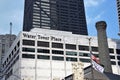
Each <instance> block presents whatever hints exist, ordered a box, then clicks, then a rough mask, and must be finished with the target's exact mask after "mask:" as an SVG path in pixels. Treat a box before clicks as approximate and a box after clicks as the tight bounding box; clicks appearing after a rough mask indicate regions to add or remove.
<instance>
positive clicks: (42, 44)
mask: <svg viewBox="0 0 120 80" xmlns="http://www.w3.org/2000/svg"><path fill="white" fill-rule="evenodd" d="M23 45H28V46H35V41H34V40H23ZM37 46H38V47H39V46H40V47H50V44H49V42H44V41H37ZM78 47H79V50H84V51H89V46H84V45H79V46H78ZM52 48H60V49H63V43H55V42H52ZM65 48H66V49H72V50H76V45H75V44H65ZM91 48H92V51H94V52H98V47H94V46H92V47H91ZM109 52H110V53H114V49H112V48H109ZM116 52H117V53H118V54H120V49H116Z"/></svg>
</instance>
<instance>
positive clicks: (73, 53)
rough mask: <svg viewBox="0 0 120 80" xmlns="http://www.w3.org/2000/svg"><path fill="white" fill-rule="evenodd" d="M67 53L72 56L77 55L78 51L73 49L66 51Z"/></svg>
mask: <svg viewBox="0 0 120 80" xmlns="http://www.w3.org/2000/svg"><path fill="white" fill-rule="evenodd" d="M66 55H70V56H77V52H73V51H66Z"/></svg>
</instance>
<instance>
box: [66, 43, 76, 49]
mask: <svg viewBox="0 0 120 80" xmlns="http://www.w3.org/2000/svg"><path fill="white" fill-rule="evenodd" d="M66 49H73V50H76V45H74V44H66Z"/></svg>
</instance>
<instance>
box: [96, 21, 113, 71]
mask: <svg viewBox="0 0 120 80" xmlns="http://www.w3.org/2000/svg"><path fill="white" fill-rule="evenodd" d="M106 27H107V24H106V22H104V21H99V22H97V23H96V29H97V35H98V46H99V58H100V63H101V64H103V65H104V68H105V72H110V73H112V67H111V62H110V56H109V49H108V42H107V35H106Z"/></svg>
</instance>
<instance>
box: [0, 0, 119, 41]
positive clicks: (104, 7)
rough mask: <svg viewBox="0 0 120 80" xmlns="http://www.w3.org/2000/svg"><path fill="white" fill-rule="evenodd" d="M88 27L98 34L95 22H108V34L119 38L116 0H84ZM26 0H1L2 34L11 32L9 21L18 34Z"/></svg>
mask: <svg viewBox="0 0 120 80" xmlns="http://www.w3.org/2000/svg"><path fill="white" fill-rule="evenodd" d="M84 2H85V11H86V20H87V27H88V32H89V35H90V36H96V35H97V32H96V28H95V23H96V22H97V21H101V20H104V21H106V22H107V36H108V37H109V38H117V39H119V36H118V35H117V34H118V31H119V29H118V17H117V8H116V0H84ZM23 11H24V0H0V34H6V33H9V30H10V27H9V23H10V22H12V23H13V29H12V30H13V33H14V34H16V35H17V34H18V33H19V31H21V30H22V26H23Z"/></svg>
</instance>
